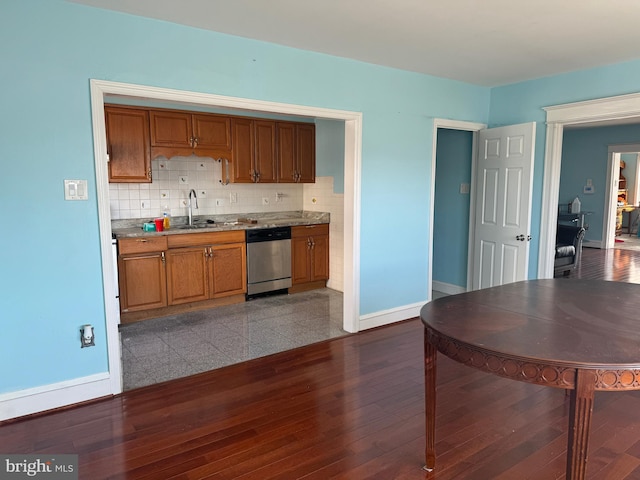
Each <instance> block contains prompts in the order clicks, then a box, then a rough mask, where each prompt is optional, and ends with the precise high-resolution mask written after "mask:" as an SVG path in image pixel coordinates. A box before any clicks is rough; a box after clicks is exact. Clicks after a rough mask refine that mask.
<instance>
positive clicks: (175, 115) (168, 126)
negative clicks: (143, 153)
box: [149, 110, 193, 148]
mask: <svg viewBox="0 0 640 480" xmlns="http://www.w3.org/2000/svg"><path fill="white" fill-rule="evenodd" d="M149 119H150V123H151V145H152V146H153V147H177V148H192V137H193V128H192V125H191V114H190V113H186V112H165V111H162V110H150V111H149Z"/></svg>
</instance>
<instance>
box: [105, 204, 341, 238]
mask: <svg viewBox="0 0 640 480" xmlns="http://www.w3.org/2000/svg"><path fill="white" fill-rule="evenodd" d="M207 220H212V221H213V222H214V223H207ZM329 221H330V214H329V213H327V212H308V211H304V210H299V211H294V212H270V213H242V214H237V215H198V216H195V215H194V216H193V224H194V225H197V227H196V228H180V227H184V226H186V224H187V217H186V216H184V217H171V228H170V229H169V230H165V231H162V232H155V231H154V232H145V231H144V230H143V229H142V225H143V224H144V223H153V219H152V218H132V219H124V220H112V221H111V232H112V234H113V236H114V237H115V238H131V237H134V238H135V237H152V236H161V235H185V234H189V233H204V232H224V231H228V230H250V229H258V228H273V227H283V226H296V225H316V224H322V223H329Z"/></svg>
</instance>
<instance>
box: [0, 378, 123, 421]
mask: <svg viewBox="0 0 640 480" xmlns="http://www.w3.org/2000/svg"><path fill="white" fill-rule="evenodd" d="M111 387H112V385H111V380H110V378H109V374H108V373H98V374H95V375H89V376H88V377H82V378H76V379H74V380H67V381H64V382H59V383H53V384H50V385H44V386H40V387H35V388H28V389H25V390H19V391H17V392H10V393H5V394H2V395H0V421H3V420H8V419H10V418H17V417H22V416H24V415H30V414H32V413H37V412H43V411H45V410H52V409H54V408H60V407H64V406H66V405H71V404H73V403H79V402H85V401H87V400H92V399H94V398H99V397H105V396H108V395H111Z"/></svg>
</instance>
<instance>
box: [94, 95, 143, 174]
mask: <svg viewBox="0 0 640 480" xmlns="http://www.w3.org/2000/svg"><path fill="white" fill-rule="evenodd" d="M104 114H105V126H106V134H107V153H108V154H109V182H111V183H150V182H151V154H150V146H149V113H148V111H147V110H145V109H136V108H123V107H116V106H105V108H104Z"/></svg>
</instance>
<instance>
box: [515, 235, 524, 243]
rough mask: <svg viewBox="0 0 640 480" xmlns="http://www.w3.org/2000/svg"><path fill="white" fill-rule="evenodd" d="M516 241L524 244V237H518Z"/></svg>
mask: <svg viewBox="0 0 640 480" xmlns="http://www.w3.org/2000/svg"><path fill="white" fill-rule="evenodd" d="M516 240H518V241H519V242H524V235H518V236H517V237H516Z"/></svg>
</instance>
